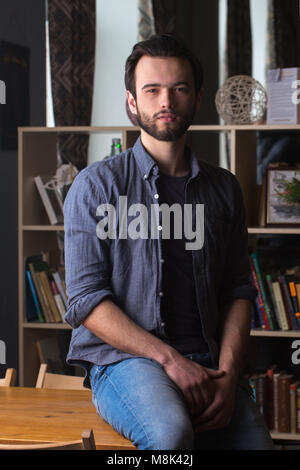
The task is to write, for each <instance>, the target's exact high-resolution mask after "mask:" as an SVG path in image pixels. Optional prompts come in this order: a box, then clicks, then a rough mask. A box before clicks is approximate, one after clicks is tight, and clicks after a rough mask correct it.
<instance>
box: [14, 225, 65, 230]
mask: <svg viewBox="0 0 300 470" xmlns="http://www.w3.org/2000/svg"><path fill="white" fill-rule="evenodd" d="M22 230H24V231H28V232H32V231H49V232H60V231H64V226H63V225H23V226H22Z"/></svg>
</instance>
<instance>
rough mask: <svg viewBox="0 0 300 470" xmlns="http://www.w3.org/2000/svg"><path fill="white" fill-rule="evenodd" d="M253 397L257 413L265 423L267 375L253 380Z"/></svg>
mask: <svg viewBox="0 0 300 470" xmlns="http://www.w3.org/2000/svg"><path fill="white" fill-rule="evenodd" d="M255 397H256V403H257V405H258V408H259V411H260V413H261V414H262V416H263V417H264V418H265V420H266V421H267V375H266V374H265V373H262V374H259V375H258V376H257V377H256V378H255Z"/></svg>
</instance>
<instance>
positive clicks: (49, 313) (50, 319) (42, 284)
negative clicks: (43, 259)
mask: <svg viewBox="0 0 300 470" xmlns="http://www.w3.org/2000/svg"><path fill="white" fill-rule="evenodd" d="M37 274H38V278H39V280H40V287H41V291H42V293H43V297H44V301H45V304H46V306H47V317H48V318H47V320H48V322H49V323H55V320H54V316H53V313H52V309H51V305H50V302H49V298H48V295H47V285H45V278H44V276H43V272H42V271H40V272H38V273H37Z"/></svg>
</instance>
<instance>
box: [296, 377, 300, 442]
mask: <svg viewBox="0 0 300 470" xmlns="http://www.w3.org/2000/svg"><path fill="white" fill-rule="evenodd" d="M296 404H297V433H298V432H299V433H300V386H299V387H297V388H296Z"/></svg>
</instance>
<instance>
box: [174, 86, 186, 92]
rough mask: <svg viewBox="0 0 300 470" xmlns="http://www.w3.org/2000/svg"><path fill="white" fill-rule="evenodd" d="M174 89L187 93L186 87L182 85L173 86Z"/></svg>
mask: <svg viewBox="0 0 300 470" xmlns="http://www.w3.org/2000/svg"><path fill="white" fill-rule="evenodd" d="M175 90H176V91H178V92H179V93H187V91H188V89H187V88H186V87H184V86H180V87H177V88H175Z"/></svg>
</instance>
